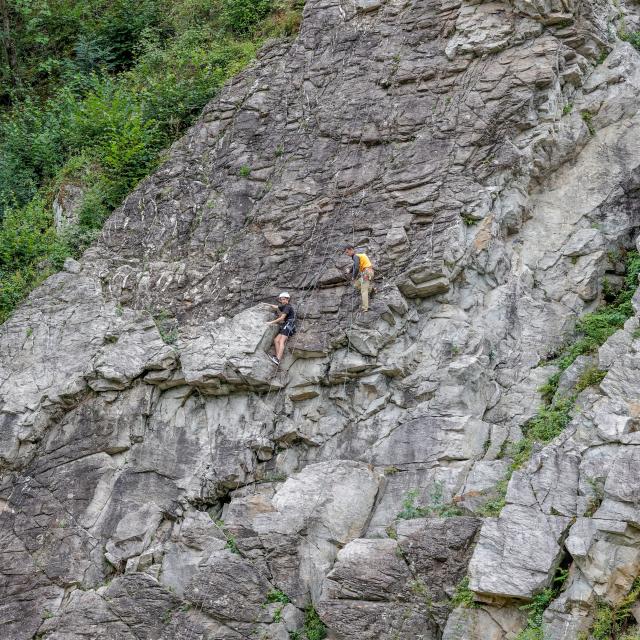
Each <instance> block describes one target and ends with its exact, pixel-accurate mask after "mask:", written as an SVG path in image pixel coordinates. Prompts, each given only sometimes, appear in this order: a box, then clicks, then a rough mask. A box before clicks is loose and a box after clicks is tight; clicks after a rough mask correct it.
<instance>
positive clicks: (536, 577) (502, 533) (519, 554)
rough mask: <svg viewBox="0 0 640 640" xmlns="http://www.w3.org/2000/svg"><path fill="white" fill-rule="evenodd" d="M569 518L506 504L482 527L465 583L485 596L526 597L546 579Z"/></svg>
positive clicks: (550, 575) (559, 555) (545, 583)
mask: <svg viewBox="0 0 640 640" xmlns="http://www.w3.org/2000/svg"><path fill="white" fill-rule="evenodd" d="M570 523H571V519H570V518H568V517H564V516H552V515H545V514H543V513H541V512H540V511H538V510H537V509H533V508H529V507H522V506H519V505H507V506H506V507H505V508H504V509H503V510H502V513H501V514H500V517H499V518H496V519H488V520H486V521H485V524H484V525H483V527H482V530H481V532H480V538H479V540H478V545H477V546H476V548H475V551H474V553H473V556H472V558H471V562H470V563H469V588H470V589H471V590H472V591H475V592H476V594H477V595H478V596H480V597H484V598H489V599H491V598H519V599H523V600H530V599H531V598H532V597H533V596H534V595H535V594H536V593H538V592H540V591H541V590H542V589H544V588H545V587H547V586H548V585H549V584H550V583H551V580H552V579H553V575H554V573H555V570H556V568H557V567H558V564H559V563H560V560H561V558H562V554H563V551H562V546H561V545H562V542H563V540H564V536H565V534H566V531H567V529H568V527H569V525H570Z"/></svg>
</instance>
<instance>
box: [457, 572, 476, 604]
mask: <svg viewBox="0 0 640 640" xmlns="http://www.w3.org/2000/svg"><path fill="white" fill-rule="evenodd" d="M451 604H452V605H453V606H455V607H458V606H462V607H465V608H467V609H473V608H475V607H477V606H478V605H477V604H476V602H475V600H474V598H473V591H471V589H469V576H465V577H464V578H462V580H461V581H460V584H458V586H457V587H456V591H455V593H454V594H453V598H451Z"/></svg>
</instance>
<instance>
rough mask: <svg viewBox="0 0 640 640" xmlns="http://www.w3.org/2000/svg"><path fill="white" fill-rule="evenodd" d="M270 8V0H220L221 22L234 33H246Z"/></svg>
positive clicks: (249, 31)
mask: <svg viewBox="0 0 640 640" xmlns="http://www.w3.org/2000/svg"><path fill="white" fill-rule="evenodd" d="M271 9H272V2H271V0H222V24H223V25H224V27H225V28H226V29H228V30H229V31H231V32H233V33H235V34H236V35H246V34H248V33H251V31H252V30H253V29H255V27H256V25H257V24H258V22H260V21H261V20H262V19H263V18H264V17H265V16H267V14H268V13H269V12H270V11H271Z"/></svg>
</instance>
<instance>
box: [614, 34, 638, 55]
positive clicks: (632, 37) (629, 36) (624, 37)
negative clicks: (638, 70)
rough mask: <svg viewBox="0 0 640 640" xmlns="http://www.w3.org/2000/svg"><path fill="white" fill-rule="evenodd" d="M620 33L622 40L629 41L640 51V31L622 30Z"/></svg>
mask: <svg viewBox="0 0 640 640" xmlns="http://www.w3.org/2000/svg"><path fill="white" fill-rule="evenodd" d="M619 35H620V39H621V40H625V41H626V42H629V43H630V44H632V45H633V46H634V47H635V48H636V49H637V50H638V51H640V31H633V32H631V33H627V32H626V31H622V32H621V33H620V34H619Z"/></svg>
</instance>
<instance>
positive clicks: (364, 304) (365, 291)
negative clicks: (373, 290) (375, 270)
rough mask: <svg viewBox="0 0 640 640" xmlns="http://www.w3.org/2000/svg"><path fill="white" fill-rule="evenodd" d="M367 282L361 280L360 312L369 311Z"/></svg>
mask: <svg viewBox="0 0 640 640" xmlns="http://www.w3.org/2000/svg"><path fill="white" fill-rule="evenodd" d="M369 284H370V282H369V280H365V279H364V278H363V279H362V282H361V283H360V293H361V295H362V310H363V311H369Z"/></svg>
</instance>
